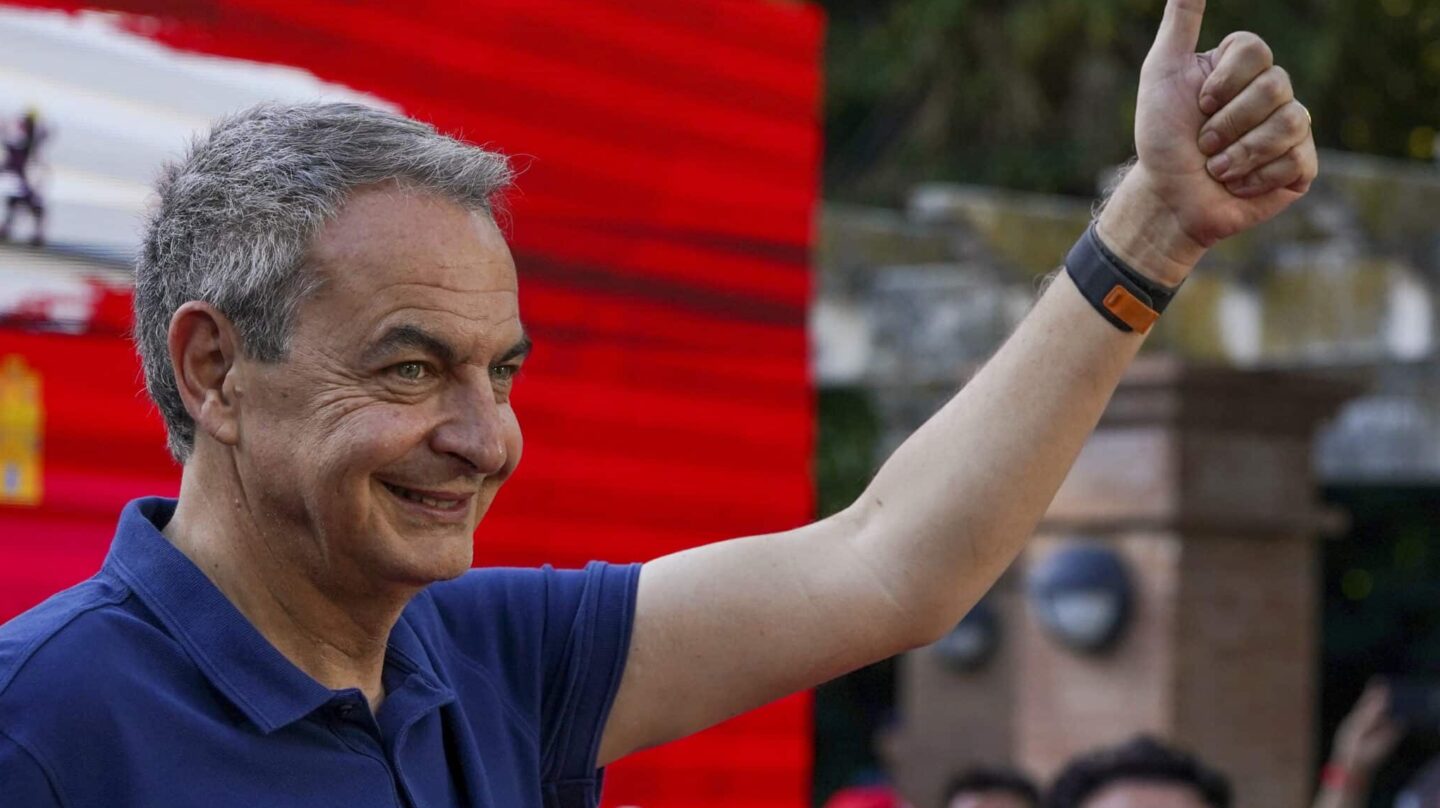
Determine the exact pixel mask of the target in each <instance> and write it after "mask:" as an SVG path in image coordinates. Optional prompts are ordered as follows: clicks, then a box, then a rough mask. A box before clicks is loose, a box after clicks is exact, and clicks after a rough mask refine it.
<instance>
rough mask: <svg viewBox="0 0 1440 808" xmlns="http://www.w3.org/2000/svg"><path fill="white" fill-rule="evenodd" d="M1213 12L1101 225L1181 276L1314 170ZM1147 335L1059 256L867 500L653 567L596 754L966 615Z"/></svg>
mask: <svg viewBox="0 0 1440 808" xmlns="http://www.w3.org/2000/svg"><path fill="white" fill-rule="evenodd" d="M1203 11H1204V2H1203V0H1170V1H1169V3H1168V4H1167V6H1166V9H1165V17H1164V21H1163V22H1162V23H1161V27H1160V31H1159V34H1158V35H1157V37H1156V40H1155V44H1154V47H1153V48H1152V50H1151V52H1150V55H1149V57H1148V58H1147V59H1146V61H1145V65H1144V68H1143V70H1142V72H1141V79H1140V92H1139V99H1138V104H1137V109H1136V152H1137V155H1138V159H1137V162H1136V163H1135V165H1134V167H1133V169H1132V170H1131V171H1130V172H1129V173H1128V174H1127V175H1126V176H1125V178H1124V180H1123V181H1122V182H1121V184H1120V185H1119V187H1118V188H1117V189H1116V191H1115V192H1114V194H1113V196H1112V198H1111V199H1110V201H1109V204H1108V205H1107V206H1106V207H1105V209H1104V211H1103V212H1102V213H1101V215H1100V218H1099V220H1098V223H1097V227H1098V233H1099V235H1100V237H1101V239H1102V241H1103V242H1104V243H1105V244H1106V245H1107V246H1108V247H1109V248H1110V249H1111V250H1112V251H1113V252H1114V253H1116V254H1117V255H1118V256H1119V257H1120V258H1121V259H1123V260H1124V261H1125V262H1126V263H1127V264H1129V266H1131V267H1133V268H1134V269H1136V270H1138V271H1139V272H1141V273H1142V274H1145V275H1147V276H1149V278H1150V279H1152V280H1154V281H1156V282H1159V283H1160V284H1163V285H1167V286H1174V285H1178V284H1179V283H1180V282H1181V281H1183V280H1184V279H1185V277H1186V275H1188V273H1189V272H1190V269H1191V268H1192V267H1193V266H1194V265H1195V263H1196V262H1197V261H1198V260H1199V259H1200V257H1201V256H1202V255H1203V254H1204V252H1205V250H1206V249H1207V248H1208V247H1210V246H1211V245H1213V244H1214V243H1215V242H1217V241H1219V240H1221V239H1223V238H1225V237H1227V236H1230V235H1233V234H1235V233H1238V232H1241V231H1243V230H1246V229H1249V228H1250V227H1253V226H1254V225H1256V224H1258V223H1260V222H1262V221H1265V220H1267V219H1269V218H1271V217H1272V216H1274V215H1275V214H1276V213H1278V212H1280V211H1281V210H1283V209H1284V208H1285V207H1286V206H1288V205H1289V204H1290V203H1291V202H1293V201H1294V200H1295V199H1297V198H1299V197H1300V196H1301V195H1302V194H1303V193H1304V192H1305V191H1306V190H1307V189H1308V187H1309V184H1310V181H1311V180H1312V179H1313V178H1314V176H1315V173H1316V157H1315V149H1314V144H1313V141H1312V140H1311V138H1310V132H1309V118H1308V114H1307V113H1305V111H1304V108H1303V107H1301V106H1299V105H1298V103H1296V102H1295V101H1294V98H1293V95H1292V94H1291V88H1290V82H1289V79H1288V77H1287V76H1286V75H1285V73H1284V72H1283V71H1281V70H1280V69H1279V68H1276V67H1273V64H1272V61H1271V58H1272V57H1271V54H1270V51H1269V49H1268V48H1267V47H1266V46H1265V44H1264V43H1263V42H1262V41H1261V40H1260V39H1259V38H1258V37H1255V36H1254V35H1251V34H1236V35H1232V36H1230V37H1228V38H1226V40H1225V41H1224V42H1222V43H1221V45H1220V47H1218V48H1216V49H1215V50H1213V51H1210V52H1208V53H1204V54H1197V53H1196V52H1195V47H1196V43H1197V41H1198V38H1199V34H1200V23H1201V17H1202V14H1203ZM1212 133H1213V137H1212V136H1211V135H1212ZM1202 146H1203V149H1202ZM1221 154H1224V155H1225V156H1226V158H1227V160H1228V162H1229V166H1223V165H1220V162H1221V161H1220V160H1218V159H1216V157H1217V156H1218V155H1221ZM1207 162H1208V166H1207ZM1222 181H1223V182H1222ZM1077 235H1078V234H1077ZM1059 257H1060V256H1057V258H1059ZM1142 340H1143V337H1142V336H1141V335H1139V334H1137V333H1125V332H1122V331H1121V330H1120V329H1118V328H1116V327H1115V326H1112V325H1111V324H1110V323H1109V322H1107V320H1106V319H1104V318H1102V316H1101V315H1100V314H1099V313H1098V312H1097V310H1096V309H1095V308H1094V307H1093V306H1092V305H1091V303H1090V302H1089V301H1088V300H1086V299H1085V298H1084V297H1082V295H1081V294H1080V292H1079V291H1078V290H1077V288H1076V286H1075V285H1074V284H1073V283H1072V282H1071V280H1070V278H1069V277H1068V276H1067V275H1066V273H1063V272H1062V273H1060V274H1059V276H1058V277H1057V278H1056V280H1055V282H1054V283H1053V284H1051V286H1050V287H1049V289H1048V290H1047V291H1046V292H1045V294H1044V295H1043V296H1042V297H1041V299H1040V300H1039V301H1038V302H1037V303H1036V305H1035V308H1034V310H1033V311H1031V312H1030V314H1029V316H1027V317H1026V318H1025V320H1024V322H1022V323H1021V325H1020V327H1019V328H1018V329H1017V330H1016V331H1015V333H1014V334H1013V335H1012V336H1011V337H1010V339H1009V340H1008V341H1007V342H1006V343H1005V345H1004V346H1003V347H1002V348H1001V349H1000V350H999V351H998V352H997V353H996V354H995V356H994V357H993V358H992V359H991V360H990V361H989V362H988V363H987V364H986V366H985V367H984V368H983V369H982V370H981V371H980V372H979V373H978V374H977V375H976V376H975V377H974V378H973V379H972V380H971V381H970V382H969V383H968V384H966V385H965V387H964V389H962V390H961V391H960V393H959V394H958V395H957V396H955V398H953V399H952V400H951V401H950V402H949V403H947V404H946V405H945V406H944V407H943V408H942V409H941V410H940V412H939V413H937V414H936V415H935V416H934V417H932V418H931V419H930V420H929V421H928V422H927V423H926V424H925V425H924V426H922V427H921V428H920V429H919V430H918V431H917V432H916V433H915V434H914V435H912V436H911V437H910V438H909V439H908V440H906V441H905V443H904V444H903V445H901V447H900V448H899V449H898V450H897V451H896V452H895V454H894V455H893V456H892V457H890V459H889V460H888V461H886V463H885V464H884V466H883V467H882V468H881V469H880V471H879V473H878V474H877V475H876V477H875V479H874V481H873V482H872V483H871V484H870V486H869V487H868V488H867V489H866V491H865V493H864V494H863V495H861V497H860V499H859V500H857V501H856V502H855V503H854V504H853V505H852V506H851V507H849V508H847V509H846V510H844V511H842V512H840V513H838V514H836V515H834V516H832V517H829V518H827V519H825V520H822V521H820V522H817V523H814V524H811V525H807V526H805V527H802V528H799V529H797V530H792V531H788V532H785V533H777V534H772V535H767V536H754V537H749V538H744V539H735V540H732V541H726V542H720V543H716V544H711V545H707V546H703V547H698V548H695V549H692V550H687V551H684V552H681V553H676V554H674V555H670V556H666V557H664V558H660V559H657V560H655V561H652V562H650V563H649V564H647V565H646V566H645V568H644V570H643V572H642V573H641V577H640V592H639V605H638V607H637V614H636V618H635V630H634V635H633V640H632V643H631V651H630V659H629V663H628V664H627V667H626V671H625V674H624V678H623V680H622V683H621V687H620V692H619V695H618V696H617V698H616V702H615V705H614V708H613V710H612V712H611V715H610V719H609V721H608V723H607V725H606V728H605V733H604V737H603V739H602V742H601V747H600V763H601V764H604V763H607V762H609V761H612V760H615V759H616V758H619V757H621V756H623V755H625V754H627V753H629V752H631V751H635V750H637V749H640V748H644V747H647V746H653V745H655V744H659V743H663V742H665V741H668V740H672V739H674V738H678V737H681V736H683V735H686V734H689V733H691V732H695V731H697V730H700V729H703V728H705V727H707V726H710V725H712V724H714V723H717V722H719V721H721V720H724V719H726V718H728V717H730V716H732V715H735V714H737V713H740V712H743V711H745V710H748V709H750V708H753V707H756V706H759V705H761V704H764V703H765V702H767V701H770V700H772V699H775V698H778V697H780V696H783V695H786V694H789V693H792V692H794V691H797V690H801V689H804V688H806V687H810V686H813V685H816V684H818V683H820V682H823V681H825V680H827V679H830V678H832V677H834V676H837V675H839V674H841V673H844V672H846V671H849V670H853V669H855V668H857V667H860V666H862V665H866V664H869V663H871V662H874V661H876V660H879V659H883V658H885V657H887V656H890V655H892V654H895V653H898V652H901V651H904V650H907V649H910V648H913V647H916V646H918V645H923V644H925V643H928V642H931V641H933V640H935V639H937V638H938V637H940V636H941V635H942V634H943V633H944V632H945V631H947V630H949V629H950V628H951V627H953V626H954V625H955V623H956V622H957V621H958V620H959V619H960V618H961V616H963V615H964V613H965V612H966V611H967V610H968V609H969V608H970V607H971V606H972V605H974V603H975V602H976V601H977V600H978V599H979V598H980V597H981V595H983V594H984V593H985V591H986V590H987V589H988V588H989V587H990V586H991V585H992V584H993V583H994V581H995V579H996V578H997V577H999V575H1000V574H1001V572H1003V571H1004V569H1005V568H1006V567H1007V566H1008V565H1009V564H1010V563H1011V562H1012V561H1013V560H1014V558H1015V556H1016V555H1017V554H1018V553H1019V551H1020V550H1021V548H1022V547H1023V546H1024V543H1025V540H1026V539H1027V538H1028V537H1029V535H1030V534H1031V532H1032V531H1033V530H1034V528H1035V525H1036V523H1037V522H1038V521H1039V520H1040V518H1041V516H1042V515H1043V514H1044V511H1045V508H1046V507H1047V506H1048V504H1049V502H1050V500H1051V498H1052V497H1053V496H1054V494H1055V491H1056V489H1058V488H1059V486H1060V483H1061V481H1062V480H1063V479H1064V477H1065V474H1066V473H1067V472H1068V471H1069V469H1070V466H1071V464H1072V463H1073V462H1074V460H1075V457H1076V455H1077V454H1078V453H1079V451H1080V447H1081V445H1082V444H1083V443H1084V441H1085V439H1086V437H1087V436H1088V435H1089V434H1090V431H1091V430H1092V429H1093V428H1094V426H1095V424H1096V422H1097V421H1098V420H1099V418H1100V413H1101V411H1102V410H1103V409H1104V407H1105V404H1106V402H1107V401H1108V400H1109V398H1110V395H1111V393H1112V392H1113V391H1114V389H1115V386H1116V384H1117V383H1118V382H1119V380H1120V376H1121V374H1122V373H1123V372H1124V370H1125V368H1126V366H1127V365H1128V364H1129V362H1130V360H1131V359H1132V358H1133V357H1134V356H1135V352H1136V351H1137V350H1138V349H1139V347H1140V344H1141V342H1142Z"/></svg>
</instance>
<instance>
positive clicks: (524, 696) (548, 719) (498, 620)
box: [407, 561, 640, 808]
mask: <svg viewBox="0 0 1440 808" xmlns="http://www.w3.org/2000/svg"><path fill="white" fill-rule="evenodd" d="M639 580H640V565H639V564H628V565H612V564H605V563H602V562H598V561H597V562H591V563H590V564H589V565H587V566H586V567H585V569H583V570H556V569H553V568H551V567H548V566H547V567H542V568H539V569H504V568H488V569H479V570H472V571H471V572H469V573H466V574H465V575H462V576H461V577H460V578H457V579H455V580H452V581H446V582H443V583H438V584H434V585H432V586H431V587H430V588H429V589H428V590H427V593H428V596H427V598H426V601H428V603H430V604H433V607H434V611H433V614H434V616H435V618H437V619H438V622H437V623H432V622H431V621H430V619H428V618H427V617H426V613H427V612H428V608H427V609H417V608H412V609H411V610H407V614H411V615H412V617H413V625H414V626H415V627H416V628H417V629H418V630H420V631H421V633H422V634H423V633H427V632H428V631H429V629H427V628H426V626H434V628H435V630H436V631H438V632H441V633H443V635H444V638H445V641H446V643H448V644H449V645H450V646H451V647H453V648H456V649H458V650H459V651H461V652H462V653H463V654H464V655H465V656H466V657H467V658H468V659H469V660H470V661H471V662H472V663H475V664H477V665H478V666H479V667H480V668H482V669H484V670H485V671H486V672H487V675H488V676H489V677H490V679H491V680H492V682H493V683H494V687H495V689H496V690H497V692H499V693H501V694H503V698H504V699H505V700H506V702H507V703H508V705H509V706H510V708H512V709H514V710H515V711H516V712H517V714H519V715H522V716H524V718H525V720H526V723H527V725H528V729H529V730H530V731H531V732H532V733H533V737H534V738H535V740H536V741H538V744H539V747H540V748H539V765H540V780H541V786H542V790H543V791H544V794H545V804H546V805H547V806H551V808H557V807H563V808H572V807H573V808H583V807H584V806H594V805H596V804H597V801H598V795H599V790H600V782H601V777H602V774H601V772H600V771H599V770H598V769H597V768H596V766H595V760H596V756H597V754H598V753H599V749H600V736H601V734H602V733H603V732H604V729H605V721H606V719H607V718H608V717H609V714H610V706H611V704H612V703H613V702H614V699H615V693H616V691H617V690H618V689H619V687H620V678H621V675H622V674H623V672H624V668H625V659H626V656H627V655H628V653H629V651H630V633H631V628H632V626H633V623H634V617H635V598H636V591H637V589H638V586H639ZM417 600H418V599H417Z"/></svg>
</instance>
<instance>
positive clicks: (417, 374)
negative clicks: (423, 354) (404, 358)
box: [390, 362, 431, 382]
mask: <svg viewBox="0 0 1440 808" xmlns="http://www.w3.org/2000/svg"><path fill="white" fill-rule="evenodd" d="M390 372H391V373H394V374H395V375H396V376H399V377H400V378H401V379H404V380H405V381H407V382H418V381H423V380H425V379H426V378H427V377H429V376H430V375H431V374H430V367H429V366H428V365H426V364H425V363H424V362H401V363H400V364H398V365H395V366H394V367H392V368H390Z"/></svg>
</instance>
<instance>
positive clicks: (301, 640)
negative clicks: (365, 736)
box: [162, 446, 414, 709]
mask: <svg viewBox="0 0 1440 808" xmlns="http://www.w3.org/2000/svg"><path fill="white" fill-rule="evenodd" d="M200 448H201V447H198V446H197V447H196V449H197V453H196V456H192V457H191V459H190V460H189V462H187V463H186V465H185V471H184V473H183V475H182V477H181V482H180V501H179V505H178V506H177V507H176V509H175V515H174V517H172V518H171V520H170V522H169V524H167V525H166V526H165V528H164V530H163V531H162V533H164V535H165V538H167V539H168V540H169V541H170V542H171V543H172V544H174V545H175V547H176V548H178V549H179V550H180V552H182V553H184V554H185V555H186V556H187V557H189V558H190V560H191V561H193V562H194V563H195V565H196V566H197V567H199V568H200V570H201V571H202V572H204V573H205V575H206V576H207V577H208V578H209V579H210V581H211V582H212V583H214V584H215V586H216V587H217V588H219V590H220V591H221V592H222V593H224V595H225V597H226V598H228V599H229V600H230V602H231V603H232V604H234V606H235V608H237V609H239V611H240V613H241V614H243V615H244V616H245V618H246V619H247V620H249V621H250V623H251V625H253V626H255V628H256V630H258V631H259V632H260V634H261V635H262V636H264V637H265V639H266V640H268V641H269V642H270V644H271V645H273V646H275V648H276V649H277V650H279V651H280V653H281V654H283V655H284V656H285V658H286V659H288V660H290V662H291V663H293V664H294V665H295V666H296V667H298V668H299V669H300V670H302V671H304V672H305V673H307V674H309V675H310V676H311V677H312V678H314V679H315V680H316V681H318V682H319V683H320V684H322V685H324V686H325V687H327V688H330V689H332V690H342V689H346V688H358V689H359V690H360V691H361V692H363V693H364V694H365V696H366V698H367V699H369V701H370V705H371V708H372V709H378V708H379V705H380V702H381V701H382V700H383V699H384V688H383V687H382V685H381V672H382V670H383V669H384V664H385V647H386V643H387V641H388V640H389V637H390V630H391V629H392V628H394V626H395V623H396V621H397V620H399V619H400V612H401V611H402V610H403V609H404V608H405V604H406V603H408V602H409V600H410V598H411V597H412V596H413V595H414V592H413V591H404V592H401V591H391V590H390V589H388V588H386V587H383V586H382V587H380V588H379V591H377V588H376V587H375V586H374V585H373V583H372V584H371V585H366V583H365V582H357V581H353V580H351V581H347V580H345V578H346V576H345V575H344V574H343V573H342V572H341V571H340V570H337V569H335V566H336V565H335V564H334V563H333V558H332V557H330V556H329V555H328V554H326V553H323V552H320V550H321V549H322V548H320V546H319V542H318V541H317V537H315V536H314V535H312V534H311V531H308V530H306V529H304V527H303V526H299V525H292V524H289V523H288V522H287V521H286V520H281V519H276V518H274V517H273V516H267V514H265V513H264V512H263V508H259V507H257V503H254V502H252V501H251V500H250V498H249V497H247V496H246V490H245V486H243V485H242V484H241V481H240V478H239V475H238V474H236V473H235V468H234V466H233V464H230V463H228V462H226V463H219V464H217V463H215V462H213V458H211V459H210V460H212V462H206V461H207V458H201V457H199V456H198V454H199V450H200Z"/></svg>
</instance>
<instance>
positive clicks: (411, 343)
mask: <svg viewBox="0 0 1440 808" xmlns="http://www.w3.org/2000/svg"><path fill="white" fill-rule="evenodd" d="M532 347H533V343H531V341H530V335H529V334H526V333H524V332H521V334H520V339H519V340H516V342H515V344H514V345H512V346H510V348H509V350H507V351H505V353H504V354H501V356H500V357H499V359H497V360H496V361H497V362H509V361H511V360H512V359H518V358H522V357H524V356H527V355H528V354H529V353H530V349H531V348H532ZM404 348H416V349H419V350H421V351H424V352H425V353H428V354H430V355H431V356H433V357H435V358H436V359H439V360H440V361H441V362H443V363H444V364H447V365H455V364H459V362H460V352H459V351H457V350H455V347H454V346H453V345H451V344H450V343H448V342H446V341H445V340H443V339H441V338H440V337H437V336H435V335H434V334H431V333H430V332H429V331H426V330H425V329H423V328H421V327H420V326H416V325H397V326H394V327H393V328H391V329H390V330H388V331H386V332H385V334H384V335H383V336H381V337H380V339H378V340H376V341H375V342H374V343H372V344H371V345H370V347H369V348H366V349H365V355H364V361H365V362H366V363H367V364H368V363H370V362H374V361H376V360H377V359H380V358H381V357H383V356H386V355H387V354H391V353H394V352H395V351H398V350H401V349H404Z"/></svg>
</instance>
